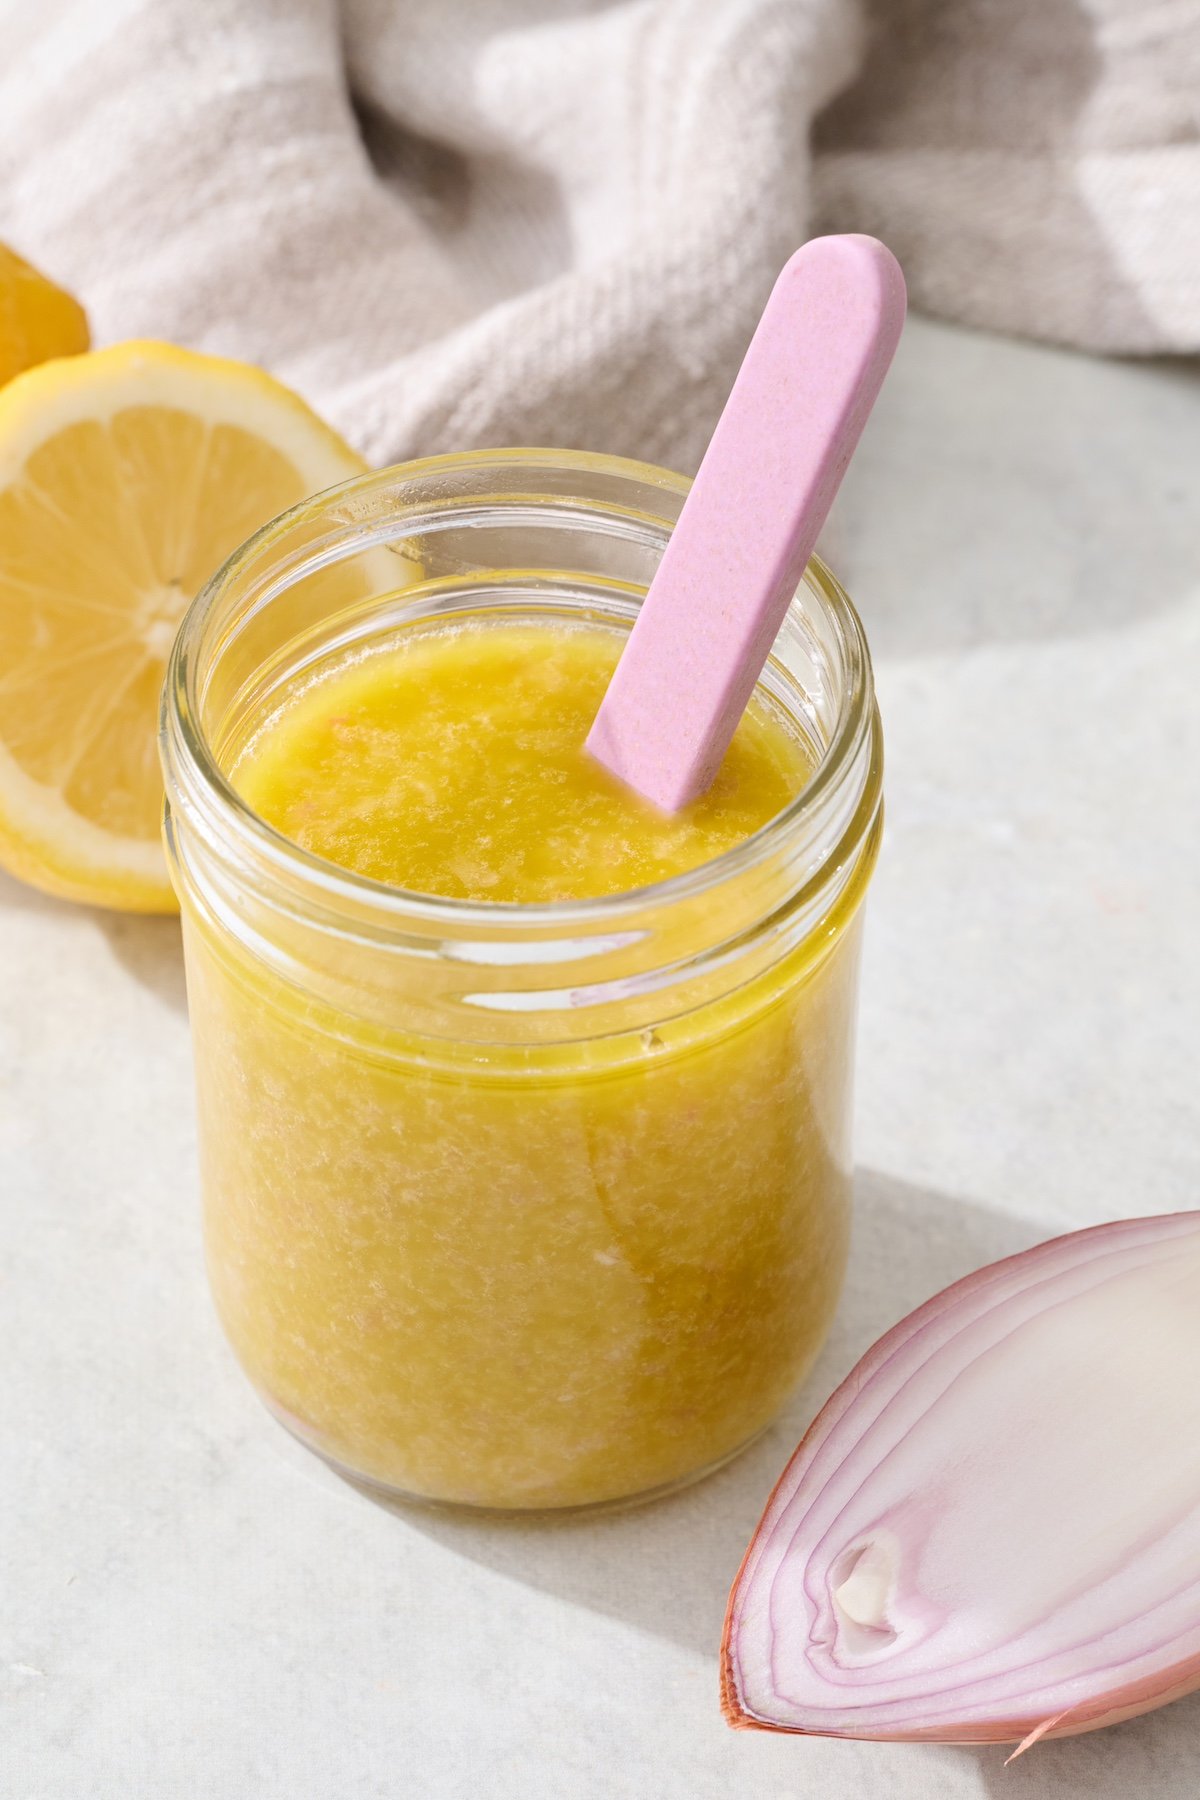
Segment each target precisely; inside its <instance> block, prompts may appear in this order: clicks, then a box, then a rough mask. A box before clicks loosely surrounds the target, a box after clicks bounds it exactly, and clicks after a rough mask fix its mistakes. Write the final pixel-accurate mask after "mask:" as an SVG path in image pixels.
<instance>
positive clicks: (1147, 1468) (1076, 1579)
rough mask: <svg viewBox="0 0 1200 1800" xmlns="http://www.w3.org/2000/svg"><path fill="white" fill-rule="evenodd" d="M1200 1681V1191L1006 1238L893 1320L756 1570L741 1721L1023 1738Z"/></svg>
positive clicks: (738, 1678)
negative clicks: (1156, 1208)
mask: <svg viewBox="0 0 1200 1800" xmlns="http://www.w3.org/2000/svg"><path fill="white" fill-rule="evenodd" d="M1198 1686H1200V1213H1197V1212H1186V1213H1172V1214H1168V1215H1166V1216H1165V1217H1161V1218H1152V1219H1128V1220H1123V1221H1121V1222H1120V1223H1117V1224H1113V1225H1100V1226H1097V1227H1095V1228H1093V1229H1091V1230H1088V1231H1077V1232H1073V1233H1071V1235H1070V1236H1068V1237H1061V1238H1056V1239H1055V1240H1053V1242H1051V1243H1047V1244H1040V1245H1038V1247H1037V1248H1036V1249H1033V1250H1029V1251H1026V1252H1025V1253H1024V1254H1023V1255H1020V1256H1011V1257H1008V1258H1007V1259H1006V1260H1005V1261H1003V1262H998V1263H993V1264H992V1265H991V1266H990V1267H989V1268H986V1269H981V1270H979V1271H978V1273H976V1274H974V1275H969V1276H968V1277H967V1278H966V1280H964V1281H959V1282H956V1283H955V1284H954V1286H953V1287H949V1288H947V1289H946V1290H945V1291H944V1292H943V1293H941V1294H938V1295H936V1296H935V1297H934V1298H933V1299H932V1300H930V1301H928V1302H927V1303H926V1304H925V1305H924V1306H922V1307H921V1308H919V1310H918V1311H917V1312H915V1313H912V1314H911V1315H910V1316H909V1317H908V1318H907V1319H904V1320H903V1321H902V1322H901V1323H900V1324H899V1325H897V1326H895V1327H894V1329H893V1330H891V1331H890V1332H888V1334H887V1336H886V1337H884V1338H881V1339H880V1341H879V1343H877V1344H876V1345H875V1346H874V1348H873V1349H872V1350H869V1351H868V1352H867V1354H866V1356H864V1357H863V1359H862V1361H861V1362H860V1363H859V1364H858V1366H857V1368H855V1369H854V1370H853V1371H852V1373H851V1374H850V1375H849V1376H848V1377H847V1379H846V1380H845V1381H844V1382H843V1383H842V1386H841V1387H840V1388H839V1389H838V1391H837V1393H836V1394H834V1396H833V1398H832V1399H831V1400H830V1401H829V1402H828V1404H827V1405H826V1406H825V1408H824V1410H823V1411H822V1412H821V1413H820V1414H819V1415H818V1417H817V1419H816V1420H815V1422H814V1423H813V1425H812V1427H811V1428H810V1430H809V1432H808V1434H807V1436H806V1437H805V1438H804V1441H803V1442H802V1443H801V1445H800V1448H799V1449H798V1450H797V1451H796V1454H795V1456H794V1457H793V1458H792V1460H791V1462H790V1463H789V1464H788V1466H787V1468H786V1469H785V1470H784V1473H783V1475H782V1477H781V1478H780V1481H779V1483H778V1485H777V1487H776V1489H775V1492H774V1494H773V1495H772V1496H771V1499H770V1502H769V1503H768V1506H767V1510H766V1512H765V1513H764V1515H763V1518H762V1521H761V1523H760V1525H759V1527H758V1530H757V1531H756V1532H755V1534H754V1537H753V1540H752V1541H751V1544H750V1548H749V1550H748V1551H747V1553H746V1557H745V1561H744V1562H743V1564H742V1567H741V1570H740V1571H739V1574H738V1577H737V1580H736V1582H735V1583H734V1588H733V1593H732V1594H731V1596H730V1601H729V1610H728V1613H727V1616H726V1621H725V1636H724V1642H723V1645H722V1653H721V1699H722V1706H723V1708H724V1711H725V1715H726V1717H727V1719H728V1720H729V1722H730V1724H732V1725H736V1726H757V1727H760V1728H763V1729H766V1730H777V1731H795V1732H803V1733H809V1734H818V1735H821V1736H828V1737H849V1738H883V1739H926V1740H934V1741H941V1742H960V1743H1003V1742H1013V1741H1017V1740H1020V1741H1021V1743H1022V1747H1024V1746H1025V1745H1026V1744H1028V1743H1030V1742H1032V1741H1034V1740H1035V1739H1037V1738H1039V1737H1065V1736H1069V1735H1071V1734H1072V1733H1075V1732H1080V1731H1090V1730H1092V1729H1093V1728H1094V1727H1096V1726H1098V1725H1108V1724H1111V1723H1113V1722H1114V1721H1115V1720H1118V1719H1126V1718H1131V1717H1132V1716H1133V1715H1134V1714H1135V1713H1140V1712H1146V1711H1148V1710H1149V1709H1150V1708H1151V1707H1154V1706H1161V1705H1162V1704H1163V1702H1164V1701H1167V1700H1173V1699H1176V1698H1177V1697H1178V1696H1179V1695H1181V1694H1185V1693H1187V1692H1189V1691H1190V1690H1191V1689H1192V1688H1195V1687H1198Z"/></svg>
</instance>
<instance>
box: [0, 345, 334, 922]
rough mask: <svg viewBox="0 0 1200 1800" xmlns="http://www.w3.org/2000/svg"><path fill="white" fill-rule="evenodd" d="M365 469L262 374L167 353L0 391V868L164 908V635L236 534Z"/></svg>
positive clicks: (65, 370)
mask: <svg viewBox="0 0 1200 1800" xmlns="http://www.w3.org/2000/svg"><path fill="white" fill-rule="evenodd" d="M365 466H366V465H365V464H364V463H363V461H362V459H361V458H360V457H359V456H357V455H356V453H355V452H354V451H353V450H352V449H351V448H350V446H349V445H348V444H346V443H344V442H343V440H342V439H341V438H340V437H338V435H337V433H336V432H334V431H332V430H331V429H330V428H329V427H328V426H327V425H325V424H323V423H322V421H321V420H320V419H318V418H317V417H316V415H315V414H314V413H313V412H311V411H310V410H309V408H308V407H307V406H306V405H305V404H304V402H303V401H302V400H300V399H299V398H298V397H297V396H296V395H295V394H293V393H291V392H290V391H289V389H287V388H285V387H284V386H282V385H281V384H280V383H279V382H277V381H274V380H272V379H271V378H270V377H269V376H267V375H264V374H263V373H262V372H261V371H260V370H258V369H255V368H251V367H249V366H248V365H246V364H242V363H236V362H228V361H225V360H223V359H220V358H217V357H211V356H201V355H198V354H196V353H195V352H193V351H187V350H179V349H176V348H175V347H174V346H173V345H169V344H158V343H130V344H120V345H117V346H116V347H115V348H113V349H110V350H100V351H95V352H93V353H92V354H90V355H88V356H79V357H68V358H65V359H62V360H58V361H54V362H47V363H43V364H42V365H41V366H40V367H38V368H35V369H31V370H29V371H27V372H26V373H25V374H22V375H18V376H17V377H16V379H15V380H13V381H11V382H10V383H9V384H8V385H7V386H6V387H4V388H3V389H0V864H2V865H3V866H4V867H6V868H8V869H9V870H10V871H11V872H12V873H13V874H15V875H18V876H20V877H21V878H22V879H24V880H25V881H28V882H31V883H32V884H33V885H34V886H35V887H39V888H42V889H44V890H46V891H47V892H49V893H53V894H60V895H64V896H66V897H67V898H70V899H75V900H83V901H88V902H91V903H93V904H96V905H102V906H114V907H120V908H123V909H125V910H128V911H135V912H165V911H171V910H173V909H174V906H175V900H174V896H173V894H172V891H171V887H170V883H169V881H168V878H167V871H166V865H165V862H164V859H163V853H162V849H161V845H160V840H159V829H160V813H161V807H162V788H161V783H160V777H159V770H158V761H157V755H156V729H157V718H158V701H159V691H160V689H161V686H162V679H163V670H164V667H165V664H166V659H167V654H168V652H169V650H170V647H171V643H172V640H173V637H174V634H175V629H176V626H177V625H178V623H179V620H180V618H181V617H182V615H183V612H184V609H185V607H186V606H187V604H188V602H189V601H190V600H191V598H192V596H193V595H194V594H195V593H196V591H197V590H198V589H199V588H200V587H201V586H202V584H203V583H204V581H205V580H207V578H208V576H209V575H211V574H212V573H213V571H214V570H215V569H216V568H217V567H218V566H219V564H220V563H221V562H222V561H223V560H224V559H225V557H226V556H227V555H228V554H229V552H230V551H231V550H233V549H235V548H236V547H237V545H238V544H240V543H241V542H242V540H243V539H244V538H246V537H248V536H249V535H250V533H251V532H252V531H255V530H256V529H257V528H258V527H259V526H260V525H263V524H265V522H266V521H267V520H268V519H270V518H272V517H273V516H274V515H275V514H276V513H278V512H280V511H282V510H283V508H285V507H288V506H291V505H293V504H294V503H296V502H297V501H299V500H302V499H304V498H305V497H306V496H307V495H309V494H312V493H315V492H317V491H318V490H319V489H321V488H325V487H329V486H331V485H332V484H333V483H334V482H337V481H342V480H346V479H348V478H349V477H350V476H352V475H356V474H360V473H361V472H362V471H363V469H364V468H365Z"/></svg>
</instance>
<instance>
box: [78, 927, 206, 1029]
mask: <svg viewBox="0 0 1200 1800" xmlns="http://www.w3.org/2000/svg"><path fill="white" fill-rule="evenodd" d="M91 917H92V918H93V919H94V920H95V921H96V923H97V924H98V925H99V927H100V930H101V931H102V932H103V934H104V936H105V937H106V938H107V940H108V947H109V949H110V950H111V951H112V953H113V957H114V959H115V960H116V961H117V962H118V963H120V965H121V967H122V968H123V969H125V970H126V971H127V972H128V973H129V974H130V975H132V976H133V978H134V980H135V981H140V982H141V984H142V986H143V987H145V988H149V990H150V992H151V993H152V994H154V995H155V996H156V997H157V998H158V999H159V1000H161V1001H162V1002H163V1004H164V1006H169V1007H171V1009H172V1010H173V1011H174V1012H180V1013H182V1012H186V1011H187V988H186V986H185V983H184V978H183V943H182V940H181V938H180V934H179V920H178V919H177V918H172V917H161V918H160V917H157V916H152V915H149V914H138V913H101V912H93V913H92V914H91Z"/></svg>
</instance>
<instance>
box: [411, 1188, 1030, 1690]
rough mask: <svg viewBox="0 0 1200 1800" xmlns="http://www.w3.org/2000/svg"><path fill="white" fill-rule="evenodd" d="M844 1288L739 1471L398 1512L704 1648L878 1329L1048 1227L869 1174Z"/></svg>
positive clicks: (448, 1544)
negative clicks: (797, 1459)
mask: <svg viewBox="0 0 1200 1800" xmlns="http://www.w3.org/2000/svg"><path fill="white" fill-rule="evenodd" d="M856 1198H857V1214H856V1223H855V1245H854V1253H853V1255H852V1258H851V1266H850V1273H849V1277H848V1281H847V1288H846V1294H845V1297H844V1300H843V1303H842V1306H841V1309H840V1311H839V1314H838V1320H837V1323H836V1324H835V1326H834V1329H833V1332H832V1334H831V1336H830V1340H829V1342H828V1343H827V1345H826V1346H825V1349H824V1351H823V1352H822V1355H821V1357H820V1359H819V1361H818V1364H817V1367H816V1369H815V1371H814V1373H813V1375H812V1377H811V1378H810V1380H809V1381H808V1382H807V1383H806V1384H805V1386H804V1388H803V1390H802V1392H801V1393H800V1394H799V1395H798V1396H797V1397H796V1399H795V1401H794V1402H793V1403H792V1405H791V1406H790V1407H789V1408H788V1410H787V1412H786V1413H785V1415H784V1417H783V1418H782V1419H781V1420H780V1421H779V1422H778V1423H777V1424H776V1425H774V1426H773V1427H772V1428H771V1429H770V1430H769V1431H768V1432H767V1433H766V1434H765V1435H764V1436H763V1437H762V1438H760V1439H759V1440H758V1442H757V1443H756V1444H754V1445H752V1446H751V1448H750V1449H749V1450H748V1451H746V1452H745V1454H744V1455H743V1456H741V1457H739V1458H738V1460H737V1461H736V1462H734V1463H732V1464H730V1466H729V1467H728V1468H727V1469H723V1470H721V1471H720V1472H719V1473H718V1474H716V1475H713V1476H711V1477H710V1478H709V1479H708V1480H707V1481H704V1482H702V1483H700V1484H699V1485H698V1486H697V1487H695V1488H692V1489H689V1490H687V1491H686V1492H685V1493H683V1494H679V1495H675V1496H673V1497H672V1498H669V1499H667V1500H663V1501H660V1502H658V1503H657V1504H655V1505H652V1506H645V1507H641V1508H638V1509H636V1510H631V1511H629V1512H626V1513H613V1514H608V1515H601V1516H599V1517H593V1518H580V1519H575V1520H571V1519H563V1520H561V1521H559V1520H551V1521H549V1522H547V1521H545V1520H544V1519H543V1520H537V1521H535V1522H527V1523H523V1522H519V1521H512V1520H504V1519H471V1518H464V1517H461V1516H456V1515H452V1514H443V1513H418V1512H413V1511H411V1510H403V1511H402V1512H401V1514H400V1516H401V1517H403V1519H404V1520H405V1522H406V1524H408V1525H409V1526H411V1528H412V1529H414V1530H418V1531H421V1532H424V1533H425V1534H426V1535H427V1536H429V1537H432V1538H434V1539H436V1540H437V1541H438V1542H439V1543H440V1544H442V1545H443V1546H444V1547H445V1548H446V1549H447V1550H449V1551H451V1552H453V1553H454V1554H455V1555H458V1556H463V1557H468V1558H470V1559H471V1560H473V1561H475V1562H479V1563H483V1564H485V1565H486V1566H487V1567H489V1568H492V1569H495V1570H497V1571H498V1572H499V1573H500V1574H502V1575H505V1576H508V1577H509V1578H511V1579H512V1580H514V1581H521V1582H526V1583H528V1584H530V1585H531V1586H534V1587H538V1588H543V1589H546V1590H548V1591H550V1592H553V1593H556V1594H559V1595H561V1596H562V1597H563V1598H564V1599H566V1600H569V1601H571V1602H572V1603H574V1604H575V1605H578V1606H583V1607H588V1608H590V1609H592V1610H594V1611H597V1612H601V1613H608V1614H610V1615H613V1616H615V1617H619V1618H625V1619H628V1620H630V1621H632V1623H634V1624H635V1625H637V1626H639V1627H641V1628H642V1629H643V1630H645V1631H648V1632H653V1633H655V1634H657V1635H660V1636H665V1637H668V1638H671V1639H674V1640H675V1641H676V1642H678V1643H681V1644H683V1645H685V1646H686V1647H687V1648H689V1649H692V1650H696V1651H699V1652H701V1653H703V1654H706V1655H710V1656H711V1655H713V1654H714V1653H715V1650H716V1647H717V1644H718V1642H719V1639H720V1635H721V1622H722V1617H723V1614H724V1607H725V1598H726V1595H727V1593H728V1590H729V1584H730V1582H731V1580H732V1579H733V1576H734V1573H735V1571H736V1570H737V1567H738V1563H739V1562H740V1560H741V1556H742V1552H743V1551H744V1550H745V1547H746V1544H747V1542H748V1541H749V1538H750V1534H751V1532H752V1531H753V1529H754V1527H755V1525H756V1524H757V1522H758V1518H759V1514H760V1513H761V1511H762V1508H763V1505H764V1504H765V1501H766V1498H767V1495H768V1493H769V1492H770V1490H771V1487H772V1485H773V1483H774V1481H775V1479H776V1477H777V1476H778V1474H779V1471H780V1469H781V1468H782V1467H783V1464H784V1463H785V1462H786V1460H787V1458H788V1456H789V1455H790V1454H791V1451H792V1450H793V1449H794V1447H795V1445H796V1443H797V1441H798V1440H799V1438H800V1436H801V1434H802V1433H803V1431H804V1428H805V1426H806V1425H807V1423H808V1421H809V1420H810V1418H811V1417H812V1415H813V1414H814V1412H815V1411H816V1410H817V1407H818V1406H819V1405H820V1404H821V1402H822V1401H823V1400H824V1399H825V1397H826V1395H827V1394H828V1393H829V1392H830V1390H831V1389H832V1388H833V1387H834V1386H835V1385H836V1384H837V1382H838V1381H839V1380H840V1379H841V1378H842V1376H843V1375H845V1374H846V1372H847V1371H848V1370H849V1368H850V1367H851V1366H852V1364H853V1363H854V1362H855V1360H856V1359H857V1357H858V1356H859V1355H860V1354H861V1353H862V1352H863V1351H864V1350H865V1349H866V1348H867V1346H868V1345H869V1344H871V1343H872V1342H873V1341H874V1340H875V1338H876V1337H878V1336H879V1334H880V1333H881V1332H882V1331H884V1330H885V1329H886V1328H887V1327H888V1326H889V1325H891V1324H893V1323H894V1322H895V1321H896V1319H898V1318H900V1317H901V1316H902V1315H903V1314H904V1313H906V1312H908V1311H911V1309H912V1308H913V1307H914V1306H915V1305H917V1304H918V1303H919V1302H920V1301H922V1300H924V1299H926V1298H927V1297H928V1296H929V1295H930V1294H932V1293H934V1292H936V1290H937V1289H938V1288H941V1287H944V1286H945V1285H946V1283H947V1282H949V1281H953V1280H955V1279H956V1278H957V1277H958V1276H960V1275H964V1274H966V1273H967V1272H968V1271H969V1270H971V1269H973V1268H977V1267H978V1266H979V1265H980V1264H982V1263H986V1262H990V1261H992V1260H994V1259H995V1258H996V1257H998V1256H1004V1255H1007V1254H1008V1253H1009V1252H1011V1251H1013V1250H1019V1249H1022V1248H1024V1247H1025V1246H1026V1245H1028V1244H1030V1243H1034V1242H1036V1241H1037V1239H1038V1238H1039V1237H1044V1236H1046V1235H1047V1234H1046V1232H1045V1231H1043V1230H1040V1229H1039V1228H1038V1227H1036V1226H1034V1225H1030V1224H1028V1223H1026V1222H1022V1221H1020V1220H1015V1219H1013V1218H1010V1217H1003V1216H1001V1215H1000V1214H997V1213H994V1212H990V1211H987V1210H985V1209H984V1208H982V1207H978V1206H972V1205H968V1204H966V1203H964V1202H960V1201H955V1200H951V1199H949V1198H948V1197H946V1196H944V1195H940V1194H932V1193H926V1192H924V1191H922V1190H920V1189H917V1188H914V1187H910V1186H908V1185H906V1184H905V1183H903V1182H899V1181H893V1180H891V1179H889V1178H888V1177H887V1176H883V1175H877V1174H872V1173H869V1172H862V1173H860V1175H859V1177H858V1182H857V1196H856Z"/></svg>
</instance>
